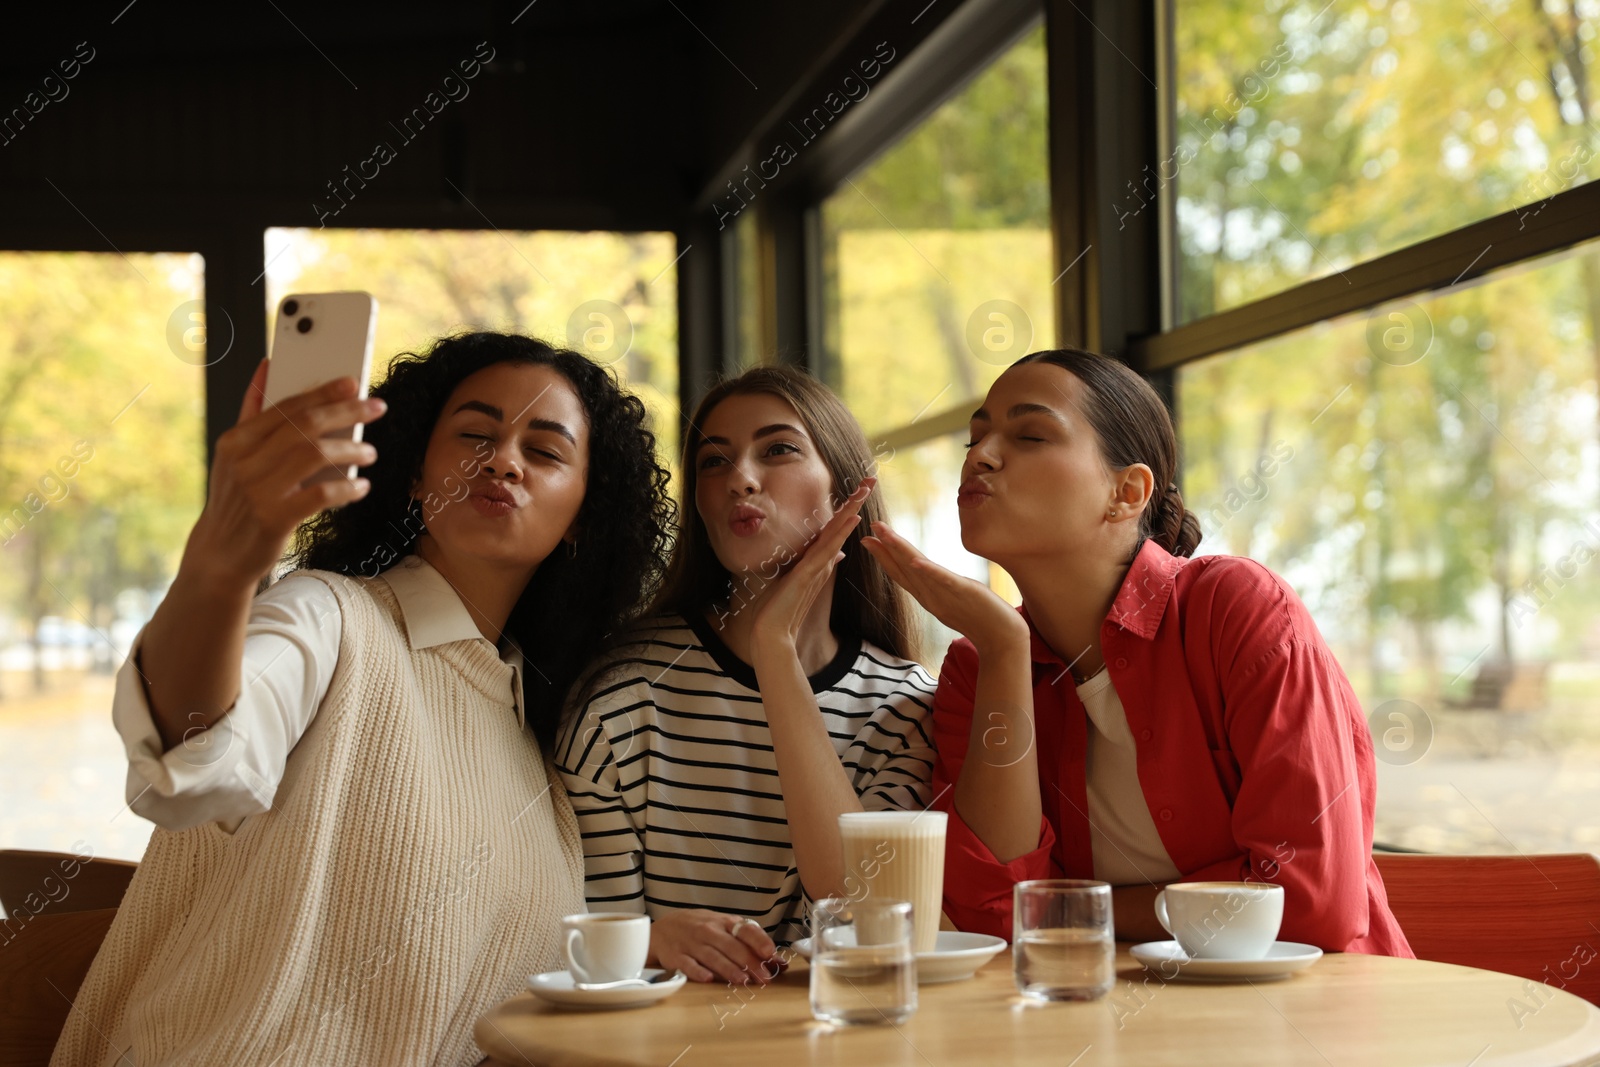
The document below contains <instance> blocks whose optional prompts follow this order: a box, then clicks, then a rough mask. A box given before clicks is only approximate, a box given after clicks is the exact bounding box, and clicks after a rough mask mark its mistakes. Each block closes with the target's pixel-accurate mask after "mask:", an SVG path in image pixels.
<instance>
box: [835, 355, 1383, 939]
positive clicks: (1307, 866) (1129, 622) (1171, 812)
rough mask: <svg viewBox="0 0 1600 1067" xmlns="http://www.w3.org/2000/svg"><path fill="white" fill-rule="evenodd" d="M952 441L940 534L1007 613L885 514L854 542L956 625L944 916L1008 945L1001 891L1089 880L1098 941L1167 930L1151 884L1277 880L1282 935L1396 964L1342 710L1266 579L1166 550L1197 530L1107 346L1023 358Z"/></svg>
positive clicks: (1300, 621) (1333, 669)
mask: <svg viewBox="0 0 1600 1067" xmlns="http://www.w3.org/2000/svg"><path fill="white" fill-rule="evenodd" d="M970 433H971V437H970V440H971V443H970V444H969V445H968V446H967V448H968V452H967V458H966V462H965V464H964V465H963V467H962V471H961V488H960V491H959V495H958V497H957V504H958V505H959V507H960V509H961V542H962V544H963V545H965V546H966V548H967V550H968V551H970V552H974V553H976V554H978V555H980V556H983V557H985V558H986V559H990V560H993V561H994V562H995V563H998V564H1000V565H1001V566H1002V567H1004V568H1005V569H1006V571H1007V572H1008V573H1009V574H1010V575H1011V576H1012V577H1013V578H1014V579H1015V580H1016V583H1017V588H1018V589H1019V590H1021V592H1022V606H1021V608H1020V610H1019V609H1013V608H1012V607H1011V606H1010V605H1009V604H1007V603H1006V602H1005V601H1003V600H1001V599H1000V598H999V597H998V596H996V595H995V594H994V593H993V592H991V591H990V589H989V587H988V586H986V585H983V584H982V583H980V582H975V581H973V580H971V579H969V578H963V577H961V576H959V575H956V574H953V573H951V572H950V571H948V570H945V569H944V568H942V567H940V566H939V565H938V564H936V563H934V562H932V561H931V560H929V559H928V558H927V557H926V556H924V555H922V554H921V553H920V552H918V551H917V550H916V549H915V548H914V547H912V545H911V544H910V543H909V542H907V541H905V540H904V539H903V538H901V537H899V536H898V535H896V534H895V533H894V531H892V530H890V529H889V528H888V527H887V526H886V525H885V524H883V523H876V524H874V531H873V532H874V534H875V536H873V537H868V538H865V539H863V544H864V545H865V546H866V549H867V551H868V552H870V553H872V555H873V556H875V557H876V558H877V559H879V560H880V561H881V562H882V563H883V565H884V567H885V568H886V569H887V570H888V572H889V574H890V575H892V576H893V578H894V579H895V581H897V582H899V583H900V584H901V585H903V586H904V587H905V588H906V589H907V590H908V591H909V592H910V593H911V594H912V595H913V596H914V597H916V598H917V600H918V601H920V602H921V603H922V606H923V607H925V608H927V609H928V611H930V612H931V613H933V615H934V616H936V617H937V618H938V619H939V620H940V621H941V622H943V623H944V624H945V625H946V626H949V627H950V628H951V629H953V630H956V631H958V632H959V633H961V634H963V635H964V636H963V637H962V638H961V639H959V640H957V641H956V642H955V643H954V644H952V645H951V647H950V651H949V654H948V655H947V656H946V657H945V661H944V668H943V669H942V670H941V671H940V673H939V689H938V694H937V696H936V698H935V700H934V705H933V724H934V740H935V741H936V743H937V746H938V750H939V758H938V765H937V769H936V770H935V773H934V779H933V786H934V791H935V793H936V794H937V795H938V797H939V799H938V801H937V802H936V806H937V807H940V808H942V809H944V810H946V811H948V812H949V813H950V821H949V834H950V836H949V840H948V842H947V844H946V850H945V885H944V892H945V912H946V913H947V914H948V915H949V916H950V918H951V919H952V920H953V921H954V922H955V923H956V925H957V926H959V927H960V928H961V929H963V930H976V931H981V932H983V933H990V934H997V935H999V936H1001V937H1006V938H1009V937H1010V936H1011V932H1012V931H1011V922H1012V914H1011V909H1012V889H1013V887H1014V886H1015V884H1016V883H1017V882H1019V881H1023V880H1026V879H1034V878H1052V877H1068V878H1096V879H1099V880H1101V881H1106V882H1110V883H1111V884H1112V886H1113V890H1112V900H1113V911H1114V913H1115V916H1116V926H1117V936H1118V937H1119V938H1129V939H1134V940H1145V939H1165V938H1167V937H1168V936H1170V935H1168V934H1167V933H1165V932H1164V931H1163V930H1162V929H1161V927H1160V926H1159V925H1158V924H1157V922H1156V918H1155V911H1154V907H1153V904H1154V898H1155V895H1156V893H1157V892H1159V891H1160V890H1161V889H1162V887H1163V886H1165V885H1167V884H1169V883H1172V882H1177V881H1226V882H1238V881H1258V882H1265V883H1270V884H1276V885H1280V886H1282V887H1283V890H1284V902H1283V927H1282V935H1281V936H1282V937H1284V938H1285V939H1286V940H1291V941H1302V942H1309V943H1311V944H1314V945H1317V946H1319V947H1321V948H1324V949H1326V950H1328V951H1331V952H1369V953H1378V954H1384V955H1395V956H1409V955H1411V950H1410V947H1409V945H1408V944H1407V943H1406V939H1405V935H1404V934H1403V933H1402V932H1401V930H1400V927H1399V925H1398V924H1397V923H1396V922H1395V918H1394V915H1393V914H1392V913H1391V912H1390V911H1389V906H1388V902H1387V898H1386V896H1385V894H1384V888H1383V880H1382V878H1381V877H1380V876H1379V874H1378V869H1377V866H1376V865H1375V864H1374V863H1373V861H1372V817H1373V803H1374V800H1375V797H1376V788H1377V779H1376V773H1375V770H1374V764H1373V756H1372V738H1371V735H1370V734H1369V733H1368V731H1367V724H1366V717H1365V715H1364V714H1363V713H1362V710H1361V704H1360V701H1359V700H1357V699H1356V695H1355V693H1354V692H1353V691H1352V690H1351V688H1350V683H1349V681H1348V680H1346V678H1345V676H1344V672H1343V671H1342V670H1340V669H1339V664H1338V663H1337V662H1336V661H1335V660H1334V658H1333V654H1332V653H1331V652H1330V651H1329V650H1328V647H1327V645H1326V644H1325V643H1324V641H1323V639H1322V635H1321V634H1319V633H1318V632H1317V627H1316V624H1315V623H1314V622H1312V620H1311V615H1310V613H1309V612H1308V611H1307V610H1306V608H1305V605H1304V604H1302V603H1301V602H1300V600H1299V598H1298V597H1296V596H1295V594H1294V591H1293V590H1292V589H1290V588H1289V586H1288V584H1287V583H1286V582H1285V581H1284V580H1283V579H1282V578H1280V577H1278V576H1277V575H1275V574H1273V573H1272V572H1271V571H1269V570H1267V569H1266V568H1265V567H1263V566H1261V565H1260V564H1259V563H1256V562H1254V561H1253V560H1248V559H1242V558H1239V557H1235V556H1205V557H1202V558H1199V559H1190V558H1188V557H1189V556H1190V555H1191V554H1192V553H1193V552H1194V549H1195V547H1196V546H1197V545H1198V544H1199V542H1200V525H1199V523H1198V522H1196V521H1195V518H1194V516H1193V515H1192V514H1190V513H1189V512H1188V511H1187V510H1185V508H1184V506H1183V496H1182V494H1181V493H1180V492H1179V491H1178V487H1177V485H1176V478H1177V459H1178V446H1177V439H1176V437H1175V435H1174V433H1173V428H1172V420H1171V418H1170V417H1169V416H1168V414H1167V409H1166V406H1165V405H1164V404H1163V403H1162V401H1161V398H1160V396H1159V395H1157V393H1156V391H1155V390H1154V389H1153V388H1151V386H1150V385H1149V383H1147V382H1146V381H1145V380H1144V379H1143V378H1141V377H1139V375H1137V374H1136V373H1134V372H1133V371H1132V370H1130V369H1129V368H1128V367H1127V366H1125V365H1124V364H1122V363H1119V362H1117V361H1116V360H1114V359H1110V358H1107V357H1106V356H1101V355H1097V354H1095V353H1092V352H1084V351H1081V350H1078V349H1057V350H1053V351H1048V352H1036V353H1034V354H1032V355H1029V356H1025V357H1023V358H1022V359H1020V360H1018V361H1017V362H1016V363H1015V364H1013V365H1012V366H1011V367H1009V368H1007V370H1006V372H1005V373H1004V374H1002V375H1001V376H1000V378H999V379H998V380H997V381H996V382H995V384H994V385H993V386H992V387H991V388H990V390H989V394H988V396H987V397H986V398H985V399H984V402H983V406H982V407H980V408H978V410H977V411H976V412H974V413H973V415H972V420H971V425H970Z"/></svg>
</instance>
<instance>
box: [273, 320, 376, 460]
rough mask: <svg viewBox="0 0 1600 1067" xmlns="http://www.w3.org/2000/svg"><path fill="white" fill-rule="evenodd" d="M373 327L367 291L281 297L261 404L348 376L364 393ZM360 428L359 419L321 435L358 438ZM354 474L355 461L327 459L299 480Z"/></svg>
mask: <svg viewBox="0 0 1600 1067" xmlns="http://www.w3.org/2000/svg"><path fill="white" fill-rule="evenodd" d="M377 330H378V302H377V301H376V300H375V299H373V297H372V294H371V293H290V294H289V295H288V296H286V297H284V298H283V299H282V300H281V301H279V302H278V311H277V314H276V315H274V316H273V329H272V353H271V355H270V357H269V358H268V359H267V393H266V399H265V400H264V401H263V403H262V405H261V406H262V410H266V409H267V408H270V407H276V406H277V405H278V404H279V403H281V402H283V401H284V400H287V399H288V398H289V397H291V396H296V395H298V394H300V393H303V392H306V391H307V390H308V389H315V388H316V387H317V386H319V385H322V384H323V383H325V382H330V381H332V380H333V379H335V378H344V377H347V376H348V377H352V378H354V379H355V380H356V383H357V386H358V390H357V396H360V397H365V396H366V395H367V379H368V378H369V377H370V376H371V374H372V342H373V338H374V335H375V334H376V333H377ZM363 428H364V424H363V423H359V422H358V423H356V424H355V425H354V426H348V427H346V428H344V429H342V430H336V431H334V432H332V433H329V434H325V435H324V437H325V438H328V439H337V438H343V439H344V440H346V441H359V440H361V431H362V429H363ZM355 476H356V467H355V466H354V465H351V466H349V467H345V468H342V469H341V468H339V467H335V466H333V465H331V464H330V465H329V466H327V467H325V468H324V469H323V470H321V471H319V472H317V473H316V474H314V475H312V476H311V477H310V478H307V479H306V480H305V482H304V483H302V484H304V485H311V484H313V483H315V482H322V481H327V480H329V479H331V478H354V477H355Z"/></svg>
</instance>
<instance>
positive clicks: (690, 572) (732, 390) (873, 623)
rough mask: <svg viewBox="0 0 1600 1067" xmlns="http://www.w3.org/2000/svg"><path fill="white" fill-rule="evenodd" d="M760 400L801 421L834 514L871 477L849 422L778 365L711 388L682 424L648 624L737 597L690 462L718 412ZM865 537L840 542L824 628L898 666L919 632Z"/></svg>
mask: <svg viewBox="0 0 1600 1067" xmlns="http://www.w3.org/2000/svg"><path fill="white" fill-rule="evenodd" d="M761 393H766V394H770V395H772V396H776V397H779V398H780V399H783V400H786V401H788V403H789V405H790V406H791V407H793V408H794V410H795V413H796V414H798V415H799V416H800V421H801V423H802V424H803V425H804V427H805V430H806V432H807V433H808V434H810V435H811V439H812V441H814V442H815V443H816V446H817V451H818V453H819V454H820V455H821V457H822V462H823V464H824V465H825V466H826V467H827V468H828V475H829V478H830V480H831V483H832V485H831V488H830V490H829V496H830V497H831V498H832V503H833V506H834V507H835V508H837V507H839V506H840V505H841V504H842V503H843V502H844V500H845V498H846V497H848V496H849V495H850V493H851V492H852V491H853V490H854V489H855V487H856V486H858V485H860V484H861V480H862V479H863V478H865V477H867V476H868V475H871V474H874V473H876V470H877V463H876V458H875V457H874V456H873V453H872V449H871V447H870V446H869V445H868V444H867V437H866V434H864V433H862V431H861V425H860V424H859V423H858V422H856V420H855V416H853V415H851V414H850V410H849V409H848V408H846V407H845V406H844V401H842V400H840V399H839V397H838V396H837V395H835V394H834V392H833V390H831V389H829V388H828V387H827V386H825V385H823V384H822V383H821V382H819V381H817V379H815V378H813V377H812V376H811V375H809V374H806V373H805V372H804V371H801V370H797V369H794V368H792V367H786V366H781V365H774V366H762V367H754V368H752V369H750V370H748V371H745V372H744V373H743V374H741V375H739V376H738V377H737V378H730V379H728V380H726V381H723V382H720V383H718V384H717V385H715V386H713V387H712V389H711V390H710V391H709V392H708V393H706V395H705V396H704V397H703V398H702V399H701V401H700V403H699V404H697V405H696V406H695V410H694V416H693V417H692V418H691V419H690V420H689V432H688V434H687V435H686V440H685V441H684V446H683V467H682V471H683V505H682V507H681V508H680V509H679V512H678V514H679V515H680V517H681V522H682V526H681V528H680V529H679V531H678V539H677V543H676V544H675V545H674V546H673V551H672V559H671V562H669V563H668V564H667V573H666V577H665V579H664V580H663V582H662V585H661V588H660V590H659V591H658V592H657V593H656V596H655V598H654V600H653V601H652V602H651V605H650V608H649V609H648V610H647V611H646V615H647V616H649V615H657V614H664V613H667V612H676V613H677V614H680V615H684V616H686V617H691V618H693V617H700V616H703V615H704V614H705V613H706V612H707V611H708V610H709V609H710V608H711V607H712V606H713V605H714V604H715V603H717V602H718V601H720V600H723V599H725V598H728V597H729V596H730V595H737V594H736V591H735V590H734V589H733V576H732V575H731V574H729V573H728V570H727V568H726V567H724V566H723V565H722V564H721V562H719V561H718V559H717V555H716V553H715V552H714V551H713V550H712V547H711V538H710V536H709V535H708V534H707V533H706V525H705V521H704V520H702V519H701V518H700V513H699V510H698V509H697V508H696V507H695V503H694V502H695V487H696V484H697V482H698V479H699V475H698V473H697V470H696V465H695V457H696V456H697V455H698V454H699V451H700V445H701V444H702V443H703V442H704V441H705V435H704V434H702V433H701V432H700V427H701V426H702V425H704V424H705V420H706V419H707V417H709V416H710V414H711V412H712V411H713V410H715V408H716V407H717V405H718V404H720V403H722V402H723V401H724V400H726V399H728V398H729V397H732V396H748V395H751V394H761ZM861 516H862V518H864V519H866V520H868V521H877V520H880V519H884V518H886V517H887V516H886V514H885V511H884V507H883V500H882V493H881V490H879V489H874V490H873V492H872V494H871V495H870V496H868V497H867V499H866V502H865V503H863V504H862V505H861ZM865 532H866V526H865V524H864V523H858V524H857V526H856V528H855V529H854V530H852V531H851V532H850V536H849V537H848V538H846V539H845V543H844V559H843V560H842V561H841V562H840V563H839V566H838V568H837V569H836V570H835V572H834V587H833V609H832V611H831V612H830V614H829V617H828V625H829V627H830V628H831V629H832V630H833V632H834V633H836V634H839V633H843V634H850V635H854V636H859V637H862V638H865V639H866V640H868V641H871V642H872V643H873V644H875V645H877V646H878V647H879V648H882V649H884V650H885V651H887V652H889V653H892V654H893V655H896V656H899V657H901V658H902V659H916V658H917V655H916V653H917V651H918V641H917V637H916V635H917V634H918V633H919V632H920V627H919V626H918V625H917V624H916V622H915V620H914V619H913V617H912V614H911V602H910V600H909V599H908V598H907V596H906V594H905V593H904V592H902V591H901V589H900V588H899V587H898V586H897V585H895V584H894V582H893V581H892V580H891V579H890V578H889V575H888V574H887V573H886V572H885V571H884V569H883V567H882V566H881V565H880V564H879V563H878V561H877V560H876V559H874V558H873V557H872V555H871V554H870V553H869V552H867V550H866V549H865V548H863V547H861V538H862V536H863V534H864V533H865Z"/></svg>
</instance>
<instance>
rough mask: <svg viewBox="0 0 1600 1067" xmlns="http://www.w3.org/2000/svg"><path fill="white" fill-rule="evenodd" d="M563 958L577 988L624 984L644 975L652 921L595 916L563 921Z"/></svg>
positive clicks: (640, 918)
mask: <svg viewBox="0 0 1600 1067" xmlns="http://www.w3.org/2000/svg"><path fill="white" fill-rule="evenodd" d="M561 928H562V942H561V954H562V956H564V957H565V958H566V961H567V971H568V972H569V973H570V974H571V975H572V980H573V982H575V983H576V984H578V985H580V986H583V985H598V984H600V983H602V982H621V981H623V980H625V979H628V978H639V977H642V976H643V974H644V961H645V960H646V959H647V958H648V957H649V955H650V917H649V916H648V915H622V914H611V913H607V912H596V913H592V914H586V915H568V916H567V917H566V918H565V919H562V920H561Z"/></svg>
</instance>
